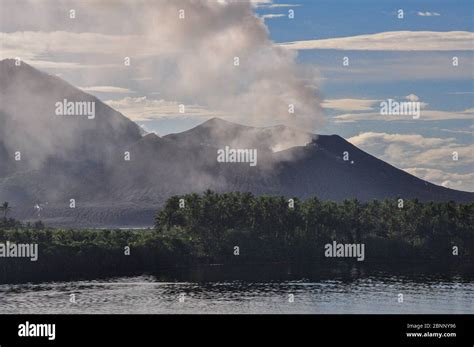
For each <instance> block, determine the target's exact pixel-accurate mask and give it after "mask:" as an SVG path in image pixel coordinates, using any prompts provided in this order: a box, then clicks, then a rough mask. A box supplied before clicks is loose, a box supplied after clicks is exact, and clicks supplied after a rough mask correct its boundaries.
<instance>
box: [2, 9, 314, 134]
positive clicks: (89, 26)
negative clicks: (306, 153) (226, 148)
mask: <svg viewBox="0 0 474 347" xmlns="http://www.w3.org/2000/svg"><path fill="white" fill-rule="evenodd" d="M70 9H74V10H75V11H76V19H74V20H71V19H70V18H69V17H68V14H69V10H70ZM6 10H8V11H9V13H11V16H6V17H8V18H6V21H5V22H4V23H3V24H2V26H1V28H2V31H4V32H10V33H14V32H18V31H25V32H24V33H22V34H21V36H20V35H19V34H18V33H16V34H10V35H11V36H10V39H9V41H8V42H9V43H10V44H11V45H13V46H15V45H17V46H16V47H21V49H20V48H18V49H19V50H20V51H21V52H23V53H24V54H25V55H27V56H28V58H29V59H30V61H31V62H32V64H33V66H35V60H45V57H47V58H49V59H50V60H52V61H61V62H73V63H75V64H78V65H79V66H80V65H81V64H82V65H86V66H87V65H91V66H101V65H103V66H104V67H106V68H102V69H100V68H82V69H81V68H78V69H72V70H67V71H66V70H65V71H63V73H64V75H65V78H66V79H67V80H68V81H70V82H72V83H73V84H75V85H88V86H89V85H90V86H92V85H116V86H120V87H127V88H130V89H132V90H134V91H136V92H137V93H139V94H142V95H150V94H151V93H159V96H160V98H164V99H166V100H170V101H178V102H179V103H184V104H193V105H201V106H203V107H205V108H207V109H209V110H212V111H217V112H221V113H222V114H223V115H225V116H226V118H228V119H230V120H233V121H237V122H239V123H243V124H248V125H252V126H269V125H276V124H286V125H290V126H293V127H297V128H303V129H306V130H313V131H315V130H317V129H318V127H319V126H320V125H321V121H322V118H323V117H322V111H321V110H322V109H321V106H320V100H319V98H318V95H317V94H318V92H317V85H316V82H317V80H318V73H317V71H316V70H315V69H314V68H311V67H304V66H302V65H300V64H298V63H297V56H296V55H297V52H295V51H291V50H287V49H285V48H282V47H278V46H276V45H274V44H273V42H272V41H271V39H270V37H269V33H268V30H267V27H266V26H265V23H264V21H263V20H262V19H261V18H258V17H257V16H256V15H255V13H254V9H253V7H252V4H251V3H250V2H249V1H214V0H209V1H203V0H202V1H196V0H179V1H176V0H161V1H135V0H117V1H104V0H90V1H52V0H45V1H37V0H20V1H18V2H10V1H7V2H6ZM180 10H184V11H185V12H184V14H185V19H180V18H179V17H178V14H179V11H180ZM17 16H18V17H17ZM14 18H20V21H17V20H15V19H14ZM19 23H21V26H20V25H19ZM92 30H93V31H94V33H93V34H91V33H90V32H91V31H92ZM33 31H41V33H38V32H36V33H33ZM24 42H28V43H29V45H26V44H25V43H24ZM10 51H14V49H12V50H10ZM126 56H129V57H131V59H132V65H131V66H130V67H124V66H123V57H126ZM235 57H238V58H239V60H240V65H239V66H234V58H235ZM107 67H108V68H107ZM143 77H150V78H151V79H143ZM290 104H293V105H294V110H295V112H294V114H293V113H289V105H290ZM285 142H288V139H287V140H285ZM297 142H298V143H300V142H302V141H297ZM303 142H304V141H303Z"/></svg>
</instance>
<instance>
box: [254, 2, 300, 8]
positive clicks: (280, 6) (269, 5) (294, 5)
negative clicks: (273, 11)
mask: <svg viewBox="0 0 474 347" xmlns="http://www.w3.org/2000/svg"><path fill="white" fill-rule="evenodd" d="M299 6H301V4H269V3H262V4H258V5H257V7H258V8H282V7H299Z"/></svg>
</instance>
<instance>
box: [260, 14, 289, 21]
mask: <svg viewBox="0 0 474 347" xmlns="http://www.w3.org/2000/svg"><path fill="white" fill-rule="evenodd" d="M280 17H286V14H281V13H269V14H264V15H262V16H260V18H262V19H264V20H265V19H272V18H280Z"/></svg>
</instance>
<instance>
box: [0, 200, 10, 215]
mask: <svg viewBox="0 0 474 347" xmlns="http://www.w3.org/2000/svg"><path fill="white" fill-rule="evenodd" d="M11 209H12V208H11V207H10V206H9V204H8V202H6V201H5V202H4V203H3V204H2V206H0V210H1V211H3V218H5V219H7V214H8V212H10V211H11Z"/></svg>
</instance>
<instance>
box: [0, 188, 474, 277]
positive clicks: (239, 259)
mask: <svg viewBox="0 0 474 347" xmlns="http://www.w3.org/2000/svg"><path fill="white" fill-rule="evenodd" d="M9 207H10V206H9ZM6 241H10V242H13V243H37V244H38V245H39V247H38V248H39V258H38V261H36V262H31V261H29V260H28V259H6V258H1V259H0V282H3V283H4V282H6V281H30V280H47V279H69V278H80V277H85V278H95V277H98V276H112V275H127V274H143V273H159V272H160V271H161V270H162V269H164V268H168V269H170V268H173V267H176V266H182V267H189V266H193V265H196V264H209V263H225V264H230V263H232V264H253V263H305V264H318V266H319V265H322V266H331V264H333V263H334V262H335V261H340V260H335V259H334V258H332V259H328V258H325V256H324V246H325V245H326V244H328V243H332V242H333V241H337V242H338V243H363V244H364V245H365V260H364V264H370V263H371V262H374V263H378V264H388V263H392V264H396V266H400V267H402V266H406V265H407V264H408V266H410V264H413V263H414V262H428V263H429V264H432V263H434V262H437V263H438V264H439V263H453V264H460V265H462V266H466V264H467V266H470V268H471V269H472V268H473V267H474V203H469V204H457V203H455V202H452V201H450V202H443V203H433V202H428V203H422V202H420V201H418V200H405V201H402V203H401V202H400V200H398V199H393V200H384V201H377V200H374V201H371V202H360V201H357V200H345V201H343V202H340V203H337V202H333V201H322V200H319V199H317V198H309V199H307V200H304V201H303V200H299V199H297V198H293V199H289V198H286V197H282V196H254V195H252V194H250V193H239V192H234V193H222V194H220V193H216V192H213V191H206V192H204V193H203V194H188V195H182V196H173V197H171V198H169V199H168V200H167V201H166V203H165V204H164V206H163V207H162V208H161V209H160V210H159V211H158V212H157V214H156V217H155V227H154V228H153V229H143V230H119V229H117V230H104V229H55V228H50V227H47V226H45V225H44V224H43V223H42V222H41V221H37V222H34V223H26V224H25V223H21V222H19V221H17V220H15V219H13V218H7V216H6V215H4V216H3V218H0V243H5V242H6ZM236 250H237V251H236ZM343 261H352V260H343ZM354 261H355V260H354ZM469 264H471V265H469ZM433 266H434V265H433ZM456 266H457V265H456Z"/></svg>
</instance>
